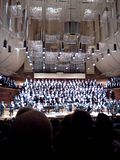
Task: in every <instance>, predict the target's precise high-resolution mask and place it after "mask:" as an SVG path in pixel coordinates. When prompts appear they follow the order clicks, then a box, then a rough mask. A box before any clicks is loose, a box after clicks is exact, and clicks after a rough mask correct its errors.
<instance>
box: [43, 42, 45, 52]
mask: <svg viewBox="0 0 120 160" xmlns="http://www.w3.org/2000/svg"><path fill="white" fill-rule="evenodd" d="M43 51H45V41H43Z"/></svg>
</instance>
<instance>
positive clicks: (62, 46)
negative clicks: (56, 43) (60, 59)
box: [61, 41, 64, 51]
mask: <svg viewBox="0 0 120 160" xmlns="http://www.w3.org/2000/svg"><path fill="white" fill-rule="evenodd" d="M61 50H62V51H63V50H64V43H63V41H62V44H61Z"/></svg>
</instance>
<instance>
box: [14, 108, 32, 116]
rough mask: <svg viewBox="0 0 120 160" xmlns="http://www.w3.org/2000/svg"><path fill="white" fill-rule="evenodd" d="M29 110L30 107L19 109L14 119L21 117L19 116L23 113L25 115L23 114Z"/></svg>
mask: <svg viewBox="0 0 120 160" xmlns="http://www.w3.org/2000/svg"><path fill="white" fill-rule="evenodd" d="M30 110H32V108H30V107H21V108H20V109H19V110H18V112H17V114H16V117H17V116H19V115H21V114H23V113H25V112H27V111H30Z"/></svg>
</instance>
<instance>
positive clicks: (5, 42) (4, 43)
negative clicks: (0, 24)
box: [3, 39, 7, 48]
mask: <svg viewBox="0 0 120 160" xmlns="http://www.w3.org/2000/svg"><path fill="white" fill-rule="evenodd" d="M3 47H4V48H7V40H6V39H5V40H4V42H3Z"/></svg>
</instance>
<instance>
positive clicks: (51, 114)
mask: <svg viewBox="0 0 120 160" xmlns="http://www.w3.org/2000/svg"><path fill="white" fill-rule="evenodd" d="M17 111H18V110H14V111H13V115H12V116H10V114H9V110H8V109H6V110H5V111H4V114H3V115H2V116H0V119H1V120H4V119H11V118H14V117H15V116H16V114H17ZM72 113H73V112H67V111H63V112H49V113H45V115H46V116H47V117H48V118H50V119H52V118H61V119H62V118H64V117H65V116H66V115H68V114H72ZM98 113H99V112H94V111H93V112H91V113H90V115H91V117H92V118H96V117H97V115H98ZM102 113H104V114H106V115H108V116H110V117H111V116H112V114H111V113H109V114H108V113H107V112H102ZM115 116H120V113H117V114H116V115H115Z"/></svg>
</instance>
